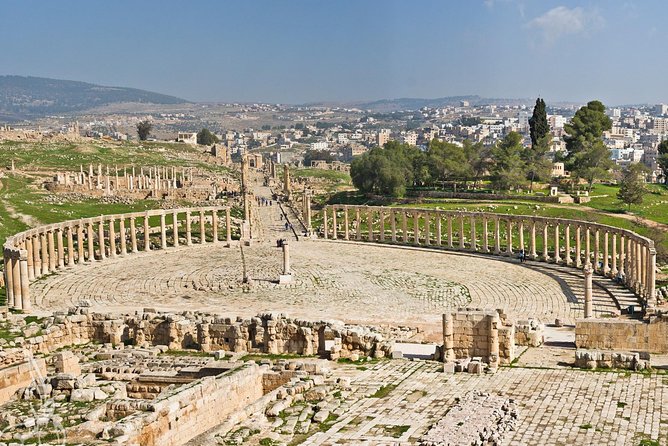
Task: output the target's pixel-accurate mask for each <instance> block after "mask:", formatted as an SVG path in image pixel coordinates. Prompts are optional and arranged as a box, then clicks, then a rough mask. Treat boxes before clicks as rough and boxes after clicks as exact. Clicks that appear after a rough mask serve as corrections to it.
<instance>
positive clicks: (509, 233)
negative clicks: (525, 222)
mask: <svg viewBox="0 0 668 446" xmlns="http://www.w3.org/2000/svg"><path fill="white" fill-rule="evenodd" d="M506 245H507V246H506V255H507V256H509V257H510V256H512V255H513V221H512V220H511V219H507V220H506Z"/></svg>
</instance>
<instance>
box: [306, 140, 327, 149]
mask: <svg viewBox="0 0 668 446" xmlns="http://www.w3.org/2000/svg"><path fill="white" fill-rule="evenodd" d="M328 147H329V146H328V145H327V142H326V141H318V142H312V143H311V144H310V145H309V149H311V150H327V148H328Z"/></svg>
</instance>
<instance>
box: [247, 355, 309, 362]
mask: <svg viewBox="0 0 668 446" xmlns="http://www.w3.org/2000/svg"><path fill="white" fill-rule="evenodd" d="M310 357H311V358H312V357H314V356H310ZM300 358H309V356H304V355H296V354H294V355H293V354H280V355H276V354H270V353H252V354H249V355H244V356H242V357H241V361H262V360H263V359H269V360H271V361H276V360H279V359H300Z"/></svg>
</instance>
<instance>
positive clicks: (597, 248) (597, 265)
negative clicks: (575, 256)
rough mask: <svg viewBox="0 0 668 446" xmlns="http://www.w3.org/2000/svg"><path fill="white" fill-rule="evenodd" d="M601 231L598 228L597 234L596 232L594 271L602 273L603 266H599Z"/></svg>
mask: <svg viewBox="0 0 668 446" xmlns="http://www.w3.org/2000/svg"><path fill="white" fill-rule="evenodd" d="M599 232H600V231H599V229H598V228H596V232H594V264H593V265H594V271H596V272H601V266H600V265H599V260H598V259H599V257H600V255H599V254H600V252H601V251H600V250H599V244H600V243H599V242H600V236H599Z"/></svg>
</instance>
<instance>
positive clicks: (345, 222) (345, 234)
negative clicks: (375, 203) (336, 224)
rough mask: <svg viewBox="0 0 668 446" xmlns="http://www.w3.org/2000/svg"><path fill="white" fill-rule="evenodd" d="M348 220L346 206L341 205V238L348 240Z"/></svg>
mask: <svg viewBox="0 0 668 446" xmlns="http://www.w3.org/2000/svg"><path fill="white" fill-rule="evenodd" d="M349 226H350V221H349V218H348V206H343V238H344V239H345V240H350V227H349Z"/></svg>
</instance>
